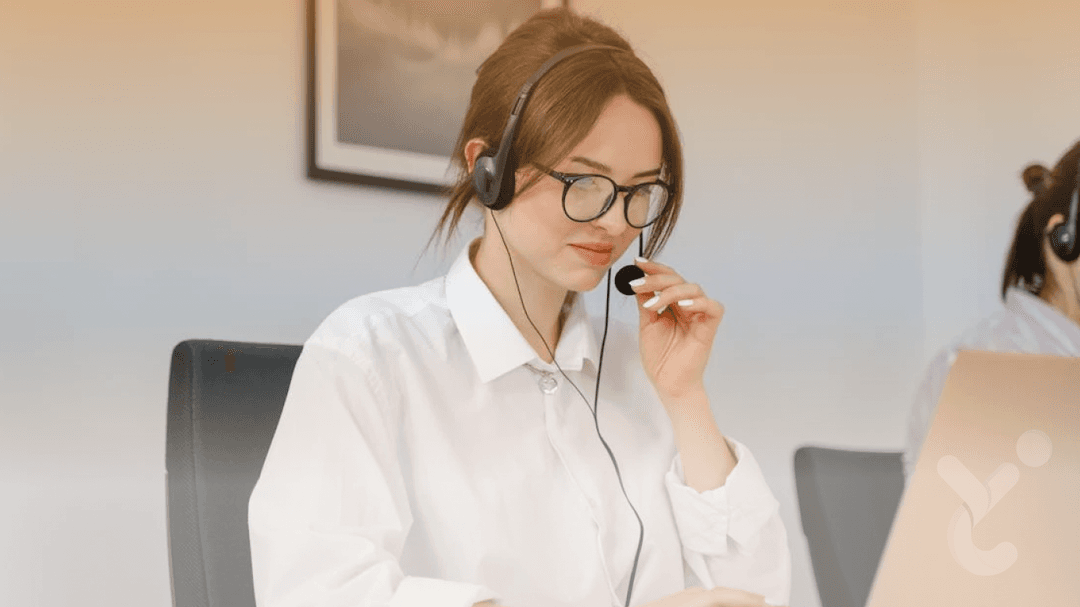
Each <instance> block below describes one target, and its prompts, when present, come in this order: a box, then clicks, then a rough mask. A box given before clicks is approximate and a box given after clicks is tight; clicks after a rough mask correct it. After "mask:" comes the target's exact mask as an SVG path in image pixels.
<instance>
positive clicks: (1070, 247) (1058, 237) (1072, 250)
mask: <svg viewBox="0 0 1080 607" xmlns="http://www.w3.org/2000/svg"><path fill="white" fill-rule="evenodd" d="M1069 227H1070V226H1069V225H1068V222H1065V223H1062V224H1060V225H1058V226H1057V227H1055V228H1054V229H1053V230H1052V231H1051V232H1050V248H1051V249H1053V251H1054V254H1055V255H1057V256H1058V258H1060V259H1061V261H1064V262H1065V263H1072V262H1073V261H1076V258H1077V257H1080V247H1078V246H1076V234H1075V233H1074V232H1072V231H1071V230H1070V229H1069Z"/></svg>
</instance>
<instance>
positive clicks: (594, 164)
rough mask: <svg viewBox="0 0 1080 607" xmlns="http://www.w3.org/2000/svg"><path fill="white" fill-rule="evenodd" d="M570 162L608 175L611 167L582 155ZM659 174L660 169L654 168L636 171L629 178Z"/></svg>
mask: <svg viewBox="0 0 1080 607" xmlns="http://www.w3.org/2000/svg"><path fill="white" fill-rule="evenodd" d="M570 162H576V163H578V164H583V165H585V166H587V167H589V168H591V169H596V170H597V171H600V172H602V173H607V174H609V175H610V174H611V167H609V166H608V165H606V164H604V163H602V162H597V161H595V160H592V159H589V158H585V157H584V156H574V157H573V158H571V159H570ZM659 174H660V169H659V168H656V169H652V170H651V171H642V172H640V173H637V174H635V175H634V176H633V177H632V178H631V179H641V178H642V177H656V176H657V175H659Z"/></svg>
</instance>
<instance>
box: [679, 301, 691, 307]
mask: <svg viewBox="0 0 1080 607" xmlns="http://www.w3.org/2000/svg"><path fill="white" fill-rule="evenodd" d="M679 305H680V306H682V307H684V308H685V307H686V306H692V305H694V300H693V299H680V300H679Z"/></svg>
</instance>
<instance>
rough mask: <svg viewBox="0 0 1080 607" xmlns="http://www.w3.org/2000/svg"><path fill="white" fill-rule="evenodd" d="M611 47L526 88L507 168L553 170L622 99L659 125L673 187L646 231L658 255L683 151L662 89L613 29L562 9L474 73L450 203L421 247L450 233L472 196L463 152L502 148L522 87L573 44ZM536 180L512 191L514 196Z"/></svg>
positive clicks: (650, 250)
mask: <svg viewBox="0 0 1080 607" xmlns="http://www.w3.org/2000/svg"><path fill="white" fill-rule="evenodd" d="M587 43H592V44H604V45H607V46H610V47H613V48H612V49H611V50H607V49H603V50H598V51H588V52H584V53H579V54H576V55H572V56H570V57H568V58H566V59H564V60H562V61H560V62H559V63H558V64H556V65H555V66H554V67H552V68H551V70H550V71H549V72H547V74H545V75H544V77H543V78H542V79H541V80H540V82H539V83H538V84H537V85H536V87H535V88H533V90H532V94H531V96H530V98H529V102H528V105H527V106H526V107H525V112H524V114H523V115H522V117H521V120H520V122H519V123H518V129H517V134H516V136H515V137H514V141H513V146H512V147H511V150H510V158H509V162H508V163H507V170H514V169H516V168H517V167H522V166H526V165H530V164H536V165H540V166H555V165H556V164H557V163H558V162H559V161H560V160H562V159H563V158H564V157H565V156H566V155H567V154H569V153H570V151H571V150H572V149H573V148H574V146H575V145H577V144H578V143H579V142H580V141H581V140H583V139H584V138H585V137H586V136H587V135H588V133H589V131H590V130H591V129H592V127H593V125H594V124H595V123H596V120H597V119H598V118H599V116H600V113H601V111H603V109H604V107H605V106H606V105H607V103H608V102H609V101H610V100H611V99H612V98H613V97H614V96H616V95H618V94H625V95H628V96H629V97H630V98H631V99H633V100H634V101H635V102H636V103H638V104H639V105H641V106H642V107H644V108H646V109H648V110H649V111H651V112H652V114H653V116H655V117H656V120H657V122H658V123H659V125H660V135H661V142H662V145H663V152H662V153H663V167H662V179H663V180H664V181H665V182H667V183H668V184H669V185H670V186H671V187H672V197H671V200H670V201H669V204H668V210H667V212H666V213H665V214H664V215H663V216H661V217H660V219H658V220H657V221H656V223H654V224H653V225H652V226H651V229H650V235H649V239H648V242H646V244H645V255H646V257H650V258H651V257H652V256H653V255H655V254H656V253H658V252H659V251H660V250H661V249H662V248H663V246H664V243H665V242H667V239H668V237H669V236H670V235H671V231H672V229H673V228H674V227H675V221H676V219H677V218H678V216H679V208H680V207H681V203H682V177H683V174H682V146H681V144H680V142H679V134H678V130H677V127H676V125H675V119H674V117H673V116H672V115H671V110H670V108H669V107H668V104H667V99H666V98H665V96H664V91H663V88H662V87H661V86H660V83H659V82H658V81H657V79H656V76H654V75H653V73H652V71H651V70H650V69H649V68H648V66H646V65H645V63H644V62H642V61H641V59H639V58H638V57H637V56H636V55H635V54H634V51H633V49H632V48H631V47H630V44H629V43H628V42H627V41H626V40H625V39H624V38H623V37H622V36H620V35H619V34H618V33H617V32H615V31H614V30H613V29H611V28H609V27H607V26H605V25H603V24H601V23H599V22H597V21H595V20H593V19H590V18H588V17H583V16H581V15H577V14H575V13H573V12H571V11H570V10H568V9H565V8H555V9H550V10H545V11H540V12H538V13H536V14H535V15H533V16H532V17H531V18H529V20H527V21H526V22H525V23H523V24H521V26H520V27H518V28H517V29H515V30H514V31H513V32H511V33H510V35H509V36H507V38H506V40H504V41H503V43H502V44H501V45H500V46H499V48H498V49H496V50H495V52H494V53H492V54H491V56H490V57H488V58H487V60H485V61H484V63H483V65H481V66H480V70H479V72H478V74H477V78H476V83H475V84H474V85H473V89H472V97H471V99H470V100H469V109H468V111H467V112H466V114H465V121H464V123H463V124H462V127H461V133H460V135H459V136H458V140H457V144H456V145H455V146H454V152H453V162H454V164H455V165H457V167H458V168H459V169H460V173H459V177H458V180H457V183H456V184H455V185H454V186H453V187H452V188H451V190H450V201H449V202H448V203H447V205H446V209H445V210H444V211H443V214H442V217H441V218H440V219H439V223H438V225H436V227H435V230H434V232H433V233H432V235H431V238H430V239H429V240H428V245H430V244H431V242H432V241H434V240H435V239H436V237H437V236H438V235H439V234H440V233H444V235H445V239H444V243H445V242H446V241H448V240H449V239H450V238H451V237H452V235H453V233H454V231H455V230H456V229H457V225H458V222H459V221H460V220H461V216H462V214H463V213H464V212H465V209H466V208H467V207H468V206H469V203H470V202H471V201H472V200H473V198H475V196H476V191H475V189H474V188H473V184H472V179H471V177H470V175H469V172H468V165H467V161H466V159H465V146H466V144H467V143H468V142H469V141H470V140H471V139H476V138H478V139H482V140H483V141H485V142H487V143H488V145H489V146H490V149H497V148H498V147H499V145H500V144H501V143H502V142H501V141H500V139H501V138H502V134H503V129H504V127H505V126H506V121H507V118H508V117H509V115H510V104H511V103H512V102H513V101H514V99H515V98H516V97H517V94H518V91H519V89H520V88H521V86H522V85H523V84H524V83H525V81H526V80H527V79H528V78H529V76H531V75H532V74H533V73H534V72H535V71H536V70H537V69H538V68H539V67H540V66H541V65H542V64H543V63H544V62H545V61H546V60H547V59H548V58H550V57H551V56H552V55H554V54H556V53H558V52H559V51H561V50H562V49H564V48H567V47H570V46H575V45H578V44H587ZM541 176H542V174H538V175H536V176H534V177H533V178H532V179H530V180H528V181H527V182H526V183H525V184H523V185H521V184H519V185H518V188H517V192H516V193H515V195H516V194H520V193H521V192H523V191H525V190H526V189H528V188H529V187H531V186H532V185H533V184H535V183H536V182H537V181H538V180H539V179H540V177H541Z"/></svg>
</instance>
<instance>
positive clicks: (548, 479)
mask: <svg viewBox="0 0 1080 607" xmlns="http://www.w3.org/2000/svg"><path fill="white" fill-rule="evenodd" d="M468 249H469V247H466V248H465V250H464V251H463V252H462V253H461V255H460V256H459V257H458V259H457V260H456V261H455V263H454V265H453V267H452V268H451V270H450V271H449V273H448V274H447V275H446V276H445V277H441V278H437V279H434V280H431V281H429V282H426V283H424V284H422V285H419V286H415V287H408V288H402V289H394V290H390V291H383V292H379V293H372V294H370V295H365V296H362V297H358V298H356V299H353V300H352V301H349V302H348V303H346V304H345V305H343V306H341V307H340V308H338V309H337V310H336V311H335V312H333V313H332V314H331V315H330V316H329V317H328V318H327V319H326V320H325V321H324V322H323V323H322V324H321V325H320V326H319V328H318V329H317V330H316V331H315V333H314V334H313V335H312V336H311V338H310V339H308V341H307V342H306V343H305V344H304V350H303V353H302V354H301V356H300V359H299V360H298V361H297V364H296V370H295V372H294V374H293V378H292V383H291V385H290V386H289V393H288V397H287V398H286V401H285V407H284V410H283V412H282V415H281V420H280V422H279V424H278V427H277V431H276V433H275V435H274V439H273V443H272V444H271V447H270V451H269V453H268V455H267V458H266V463H265V464H264V466H263V469H262V474H261V476H260V478H259V481H258V483H257V484H256V486H255V489H254V491H253V493H252V495H251V501H250V503H249V521H248V522H249V529H250V533H251V556H252V568H253V572H254V583H255V597H256V602H257V604H258V605H259V607H300V606H305V607H346V606H348V607H359V606H368V605H371V606H383V605H387V606H391V607H398V606H405V605H409V606H411V605H418V606H419V605H423V606H426V607H469V606H471V605H472V604H473V603H474V602H477V601H482V600H486V599H496V600H497V601H498V602H499V603H501V604H503V605H507V606H509V607H561V606H571V605H574V606H582V607H584V606H589V607H601V606H605V605H618V606H622V605H623V602H624V600H625V596H626V588H627V584H628V581H629V577H630V570H631V567H632V565H633V560H634V551H635V549H636V547H637V542H638V524H637V520H636V519H635V518H634V515H633V512H632V511H631V510H630V507H629V506H628V505H627V503H626V500H625V499H624V497H623V494H622V491H621V490H620V488H619V484H618V481H617V479H616V475H615V471H614V467H613V466H612V463H611V460H610V459H609V458H608V455H607V453H606V452H605V451H604V448H603V446H602V445H601V443H600V440H599V438H598V437H597V433H596V427H595V425H594V421H593V416H592V412H591V406H592V405H591V403H592V396H593V389H594V385H595V378H596V365H597V362H598V357H599V340H598V339H597V337H596V335H597V334H599V333H598V332H597V331H596V326H600V327H602V321H603V319H590V318H588V317H587V315H586V313H585V311H584V308H583V306H582V304H581V301H580V298H579V300H578V303H577V304H576V305H575V307H574V308H573V310H572V312H571V313H570V315H569V317H568V319H567V321H566V324H565V326H564V329H563V332H562V336H561V338H560V340H559V343H558V347H557V350H556V360H558V361H559V364H560V365H561V366H562V368H563V370H565V372H566V373H567V375H568V376H569V377H570V378H571V379H572V380H573V382H574V383H576V384H577V386H578V388H580V389H581V391H582V392H583V393H584V394H585V395H586V396H587V397H588V402H586V401H585V400H583V399H582V397H581V396H579V394H578V392H577V391H575V389H574V387H573V386H571V385H569V384H568V383H567V382H566V380H565V379H564V378H563V377H562V376H560V374H559V373H558V371H557V370H556V368H555V366H554V365H550V364H546V363H544V362H543V361H541V359H540V358H539V357H537V355H536V353H535V352H534V351H533V350H532V348H531V347H530V346H529V344H528V343H527V342H526V341H525V339H524V338H523V337H522V335H521V333H520V332H519V331H518V329H517V328H516V327H515V326H514V324H513V323H512V322H511V320H510V318H509V317H508V316H507V315H506V313H505V312H504V311H503V309H502V307H501V306H500V305H499V303H498V302H497V301H496V300H495V298H494V296H492V294H491V292H490V291H489V290H488V288H487V286H486V285H485V284H484V283H483V282H482V281H481V280H480V278H479V276H478V275H477V274H476V271H475V270H474V269H473V267H472V264H471V263H470V261H469V256H468V252H467V251H468ZM594 325H595V326H594ZM530 366H531V367H532V368H530ZM602 376H603V379H602V385H601V390H600V403H599V425H600V430H601V432H602V433H603V436H604V438H605V439H606V440H607V442H608V444H609V445H610V446H611V449H612V451H613V452H614V454H615V457H616V459H617V461H618V465H619V469H620V470H621V472H622V479H623V482H624V483H625V486H626V493H627V494H628V495H629V498H630V500H631V501H632V503H633V505H634V507H636V508H637V511H638V513H639V514H640V515H641V518H642V520H643V521H644V525H645V541H644V546H643V548H642V551H641V558H640V563H639V565H638V570H637V576H636V579H635V582H634V592H633V600H632V603H633V604H642V603H646V602H648V601H651V600H655V599H658V598H661V597H663V596H666V595H669V594H671V593H673V592H676V591H678V590H681V589H683V588H684V587H685V585H686V579H687V576H688V575H689V574H691V573H692V574H693V575H694V576H696V578H697V579H698V580H700V583H701V584H702V585H704V586H706V587H711V586H729V587H735V588H742V589H746V590H750V591H753V592H757V593H760V594H763V595H765V597H766V600H767V601H769V602H770V603H773V604H786V603H787V601H788V598H789V593H790V585H791V567H790V553H789V550H788V544H787V536H786V532H785V530H784V526H783V523H782V522H781V520H780V517H779V514H778V503H777V501H776V500H775V498H774V497H773V495H772V493H771V491H770V490H769V488H768V486H767V485H766V483H765V481H764V479H763V477H762V474H761V471H760V470H759V468H758V466H757V464H756V463H755V461H754V458H753V456H752V455H751V454H750V452H749V450H747V448H746V447H744V446H743V445H741V444H739V443H738V442H736V441H729V443H730V445H731V446H732V448H733V451H734V452H735V455H736V457H737V459H738V464H737V465H736V466H735V468H734V470H732V472H731V474H730V475H729V476H728V478H727V482H726V484H725V485H724V486H722V487H719V488H716V489H713V490H711V491H706V492H704V493H699V492H697V491H695V490H693V489H691V488H690V487H688V486H687V485H686V484H685V483H684V482H683V478H682V469H681V464H680V461H679V458H678V457H676V450H675V446H674V441H673V437H672V429H671V423H670V421H669V419H668V417H667V415H666V413H665V412H664V409H663V407H662V405H661V403H660V401H659V399H658V397H657V396H656V392H655V390H654V389H653V387H652V385H651V384H650V383H649V381H648V379H647V378H646V376H645V374H644V371H643V369H642V367H641V362H640V356H639V352H638V345H637V332H636V329H635V330H631V328H630V327H629V326H627V325H625V324H624V323H612V326H611V328H610V330H609V333H608V338H607V346H606V348H605V353H604V360H603V373H602ZM684 567H685V569H684ZM691 579H693V578H691Z"/></svg>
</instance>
